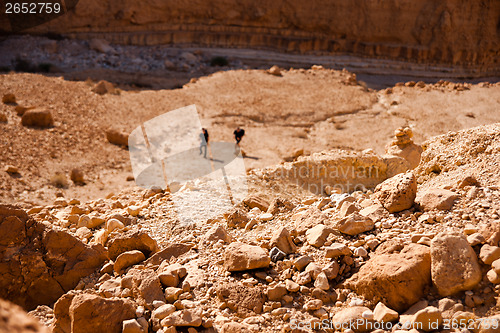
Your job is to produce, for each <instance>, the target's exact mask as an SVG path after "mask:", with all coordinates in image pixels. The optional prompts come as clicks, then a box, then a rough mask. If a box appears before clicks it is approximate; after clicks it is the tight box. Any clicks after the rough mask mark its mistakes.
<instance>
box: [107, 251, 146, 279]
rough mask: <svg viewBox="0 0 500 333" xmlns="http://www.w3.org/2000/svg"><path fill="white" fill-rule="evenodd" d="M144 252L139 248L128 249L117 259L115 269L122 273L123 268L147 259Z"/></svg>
mask: <svg viewBox="0 0 500 333" xmlns="http://www.w3.org/2000/svg"><path fill="white" fill-rule="evenodd" d="M145 259H146V257H145V256H144V253H142V252H141V251H138V250H133V251H127V252H124V253H122V254H120V255H119V256H118V258H116V261H115V265H114V269H115V272H116V273H118V274H119V273H121V272H122V270H123V269H125V268H127V267H130V266H132V265H135V264H137V263H140V262H141V261H143V260H145Z"/></svg>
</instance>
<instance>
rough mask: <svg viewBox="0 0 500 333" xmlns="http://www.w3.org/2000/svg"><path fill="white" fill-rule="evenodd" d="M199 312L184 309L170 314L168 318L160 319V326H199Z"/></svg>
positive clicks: (200, 320)
mask: <svg viewBox="0 0 500 333" xmlns="http://www.w3.org/2000/svg"><path fill="white" fill-rule="evenodd" d="M201 322H202V319H201V310H197V309H184V310H180V311H176V312H174V313H172V314H171V315H170V316H168V317H166V318H164V319H162V321H161V325H162V326H193V327H198V326H201Z"/></svg>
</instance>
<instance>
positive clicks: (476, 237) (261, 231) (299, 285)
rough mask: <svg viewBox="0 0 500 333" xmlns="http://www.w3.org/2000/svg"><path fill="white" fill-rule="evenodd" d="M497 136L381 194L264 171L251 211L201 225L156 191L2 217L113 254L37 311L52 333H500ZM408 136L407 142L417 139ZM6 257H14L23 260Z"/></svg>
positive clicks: (443, 153) (445, 150) (473, 137)
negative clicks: (317, 188) (314, 189)
mask: <svg viewBox="0 0 500 333" xmlns="http://www.w3.org/2000/svg"><path fill="white" fill-rule="evenodd" d="M498 133H500V125H499V124H493V125H487V126H481V127H477V128H473V129H469V130H463V131H460V132H454V133H448V134H446V135H442V136H439V137H435V138H432V139H431V140H429V141H428V142H426V143H425V144H424V150H423V153H422V156H423V158H422V162H421V163H420V164H419V165H418V166H417V168H416V169H414V170H413V171H408V172H406V173H399V174H397V175H395V176H393V177H392V178H389V179H387V180H385V181H383V182H382V183H380V184H379V185H378V186H376V188H375V189H374V190H367V189H362V190H358V191H354V192H351V193H342V194H341V193H338V192H336V191H333V193H332V194H330V195H328V196H315V195H312V194H311V193H310V192H307V191H304V190H302V189H301V187H300V185H302V184H300V183H298V182H297V181H296V180H293V179H292V181H290V179H285V178H276V177H275V178H271V177H269V175H267V174H266V171H265V170H254V171H253V172H250V173H249V176H248V179H249V184H250V193H249V196H248V197H247V198H246V199H245V200H244V201H243V202H242V203H240V204H238V205H237V206H236V207H235V208H234V209H233V210H232V211H230V212H227V213H226V214H224V215H221V216H218V217H217V218H215V219H210V220H207V221H204V220H201V221H199V223H197V224H192V225H185V224H179V223H178V220H177V217H176V213H175V205H174V202H173V200H174V199H173V195H172V194H171V193H169V192H168V191H165V192H164V191H151V190H147V191H138V190H128V191H124V192H122V193H117V194H116V195H114V196H112V197H109V198H107V199H99V200H94V201H89V202H85V203H80V202H78V201H76V200H74V201H69V200H66V199H64V198H60V199H59V200H58V201H57V202H55V203H54V205H50V206H44V207H40V208H35V209H31V210H30V211H28V214H29V217H28V218H27V219H26V218H23V219H21V218H19V216H21V217H22V216H26V213H25V212H24V211H22V210H18V209H15V208H7V207H6V208H5V209H4V210H5V211H7V212H8V214H6V215H9V216H10V217H6V218H4V219H10V220H15V219H17V220H19V221H18V222H17V223H21V222H22V221H23V220H25V221H31V222H30V223H32V224H40V225H42V224H43V225H44V228H45V230H46V231H45V234H50V233H69V234H72V235H74V237H77V238H80V239H81V241H82V242H83V243H87V244H89V246H92V247H95V246H104V248H105V251H106V253H107V254H108V258H109V260H108V261H107V263H105V264H104V265H103V266H101V267H100V268H99V269H98V270H96V271H95V273H93V274H91V275H89V276H87V277H85V278H82V279H81V280H80V282H79V283H78V285H77V287H76V288H75V289H76V290H73V291H70V292H68V293H66V294H65V295H63V296H62V297H61V298H59V299H58V300H57V302H56V303H55V304H53V305H52V304H51V305H50V307H39V308H37V309H36V310H35V311H33V312H31V314H32V315H34V316H36V317H38V318H39V319H41V320H42V321H43V322H45V323H46V324H47V325H50V326H51V327H52V328H53V330H54V332H102V331H106V332H148V330H149V332H151V331H153V332H177V331H180V332H184V331H188V332H226V333H227V332H256V331H265V332H290V331H292V332H309V331H311V330H310V328H311V327H316V328H317V331H320V332H334V331H335V330H337V331H339V330H340V327H342V325H343V328H344V331H345V330H347V329H352V330H353V331H355V332H362V331H376V332H384V331H386V332H388V331H392V330H393V327H395V325H396V323H398V322H399V323H400V325H401V326H400V329H401V332H403V331H410V329H411V328H418V329H420V330H423V331H438V330H441V331H446V332H461V331H462V329H463V328H467V329H469V331H474V332H493V331H495V330H492V326H495V327H498V320H500V319H499V318H500V317H499V313H500V312H499V311H498V308H497V304H498V300H499V297H500V295H499V290H500V289H499V287H498V286H499V285H500V278H499V276H500V270H499V267H500V247H499V245H500V243H499V240H500V234H499V232H498V225H499V223H500V217H499V214H500V191H499V189H500V178H499V176H498V175H499V164H498V156H500V151H499V150H498V139H497V138H496V137H497V135H498ZM396 135H397V138H398V139H397V140H396V141H397V142H402V141H408V140H406V139H404V138H405V135H406V136H407V137H410V138H411V132H410V131H409V130H408V129H402V130H400V131H397V133H396ZM402 138H403V139H402ZM407 147H411V146H409V145H407ZM407 149H408V148H407ZM350 154H352V153H347V156H349V155H350ZM325 155H326V156H328V154H325ZM458 155H459V156H460V160H461V161H462V162H463V163H458V164H460V165H457V163H456V162H457V160H456V156H458ZM362 156H363V154H360V158H361V157H362ZM339 160H341V159H338V158H337V160H335V159H333V160H332V162H330V164H329V165H330V166H331V165H334V164H335V163H340V162H339ZM310 161H311V162H312V163H316V162H317V161H318V160H317V158H315V157H314V156H312V157H310ZM299 163H300V161H299ZM343 163H346V162H345V161H344V162H343ZM366 163H367V162H366ZM353 165H355V163H354V164H353ZM436 165H438V166H439V170H438V168H436V167H434V166H436ZM457 168H459V169H460V170H461V172H457ZM303 181H304V182H314V179H310V178H305V179H304V180H303ZM336 181H338V182H341V180H340V179H336ZM284 188H286V190H283V189H284ZM180 191H181V192H182V191H184V192H186V193H187V192H189V191H196V189H195V188H192V187H185V188H184V189H182V190H180ZM5 235H6V237H7V239H9V238H8V237H10V236H14V235H18V233H16V232H13V231H11V232H8V233H6V234H5ZM68 237H69V236H68ZM9 244H10V243H9ZM99 244H100V245H99ZM7 248H8V249H9V251H7V252H9V254H8V255H7V252H5V251H4V252H2V253H3V254H2V256H3V257H2V260H6V259H8V258H10V256H12V254H13V253H14V254H16V253H18V255H19V258H21V260H22V259H23V258H25V256H24V255H23V254H22V252H21V253H19V252H18V251H19V249H18V247H15V246H10V247H9V245H7ZM68 254H69V253H68ZM26 269H27V270H28V271H29V270H30V267H27V268H26ZM33 269H34V268H33ZM96 313H98V315H97V316H96V315H95V314H96Z"/></svg>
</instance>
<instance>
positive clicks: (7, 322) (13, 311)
mask: <svg viewBox="0 0 500 333" xmlns="http://www.w3.org/2000/svg"><path fill="white" fill-rule="evenodd" d="M49 331H50V330H49V329H48V328H47V327H45V326H44V325H42V324H41V323H40V322H38V320H36V319H35V318H33V317H32V316H29V315H28V314H27V313H26V312H25V311H24V310H23V309H22V308H21V307H20V306H17V305H15V304H13V303H10V302H9V301H6V300H3V299H0V332H5V333H7V332H9V333H49Z"/></svg>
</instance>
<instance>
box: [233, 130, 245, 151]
mask: <svg viewBox="0 0 500 333" xmlns="http://www.w3.org/2000/svg"><path fill="white" fill-rule="evenodd" d="M233 134H234V139H235V140H236V145H237V146H238V147H239V146H240V141H241V139H242V138H243V135H245V130H244V129H242V128H239V127H237V128H236V129H235V130H234V132H233Z"/></svg>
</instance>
